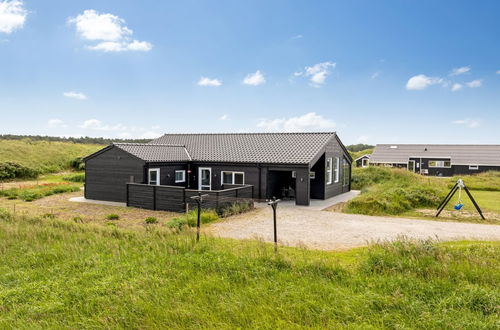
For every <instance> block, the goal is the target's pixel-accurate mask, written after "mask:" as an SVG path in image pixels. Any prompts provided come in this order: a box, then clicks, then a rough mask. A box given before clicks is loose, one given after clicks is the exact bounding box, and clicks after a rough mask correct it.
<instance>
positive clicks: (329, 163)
mask: <svg viewBox="0 0 500 330" xmlns="http://www.w3.org/2000/svg"><path fill="white" fill-rule="evenodd" d="M325 169H326V184H332V181H333V170H332V169H333V158H332V157H329V158H327V159H326V162H325Z"/></svg>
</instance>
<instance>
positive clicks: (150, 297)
mask: <svg viewBox="0 0 500 330" xmlns="http://www.w3.org/2000/svg"><path fill="white" fill-rule="evenodd" d="M149 228H150V229H149V230H147V231H133V232H132V231H128V230H123V229H117V228H106V227H96V226H92V225H81V224H75V223H73V222H71V221H61V220H53V219H37V218H29V217H28V218H25V217H17V218H13V217H11V216H9V215H8V214H6V213H5V212H2V215H0V252H1V256H2V257H1V258H0V311H1V312H0V327H1V328H141V329H148V328H269V329H271V328H272V329H274V328H299V327H310V328H356V329H361V328H362V329H367V328H369V329H374V328H425V329H429V328H440V329H443V328H444V329H459V328H469V329H480V328H482V329H488V328H489V329H494V328H497V326H498V322H499V314H498V313H499V310H498V306H500V289H499V287H498V283H499V282H500V271H499V270H500V259H499V258H498V255H499V253H500V244H499V243H498V242H454V243H446V244H438V243H436V242H432V241H422V242H412V241H408V240H403V241H400V242H395V243H391V244H381V245H375V246H371V247H369V248H363V249H356V250H351V251H348V252H320V251H309V250H304V249H294V248H281V249H280V252H279V254H278V255H275V254H274V253H273V252H272V246H270V245H267V244H265V243H262V242H246V241H241V242H240V241H232V240H224V239H216V238H210V237H205V236H203V237H202V240H201V242H200V243H199V244H196V243H195V240H194V236H193V234H192V233H191V232H189V231H187V232H183V233H181V234H171V233H170V232H169V231H167V230H165V229H164V227H162V226H161V225H151V226H150V227H149Z"/></svg>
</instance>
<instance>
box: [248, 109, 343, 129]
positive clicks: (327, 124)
mask: <svg viewBox="0 0 500 330" xmlns="http://www.w3.org/2000/svg"><path fill="white" fill-rule="evenodd" d="M336 126H337V124H336V123H335V122H334V121H333V120H330V119H326V118H324V117H323V116H321V115H318V114H316V113H315V112H309V113H306V114H304V115H302V116H297V117H290V118H276V119H267V118H263V119H260V120H259V122H258V123H257V127H258V128H262V129H264V130H265V131H271V132H307V131H313V130H319V131H323V130H328V129H332V128H335V127H336Z"/></svg>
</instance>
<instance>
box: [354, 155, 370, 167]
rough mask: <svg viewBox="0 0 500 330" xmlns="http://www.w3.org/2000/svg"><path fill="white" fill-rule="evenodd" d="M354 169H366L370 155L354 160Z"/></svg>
mask: <svg viewBox="0 0 500 330" xmlns="http://www.w3.org/2000/svg"><path fill="white" fill-rule="evenodd" d="M354 162H355V163H356V167H368V166H369V165H370V154H366V155H363V156H361V157H358V158H356V159H355V160H354Z"/></svg>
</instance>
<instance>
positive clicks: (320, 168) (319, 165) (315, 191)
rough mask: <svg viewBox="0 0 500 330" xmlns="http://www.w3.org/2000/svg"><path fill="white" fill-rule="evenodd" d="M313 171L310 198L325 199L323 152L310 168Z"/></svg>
mask: <svg viewBox="0 0 500 330" xmlns="http://www.w3.org/2000/svg"><path fill="white" fill-rule="evenodd" d="M311 171H312V172H314V174H315V178H314V179H311V198H313V199H325V155H324V154H323V155H322V156H321V157H320V159H318V161H317V162H316V164H314V166H313V167H312V168H311Z"/></svg>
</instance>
